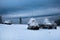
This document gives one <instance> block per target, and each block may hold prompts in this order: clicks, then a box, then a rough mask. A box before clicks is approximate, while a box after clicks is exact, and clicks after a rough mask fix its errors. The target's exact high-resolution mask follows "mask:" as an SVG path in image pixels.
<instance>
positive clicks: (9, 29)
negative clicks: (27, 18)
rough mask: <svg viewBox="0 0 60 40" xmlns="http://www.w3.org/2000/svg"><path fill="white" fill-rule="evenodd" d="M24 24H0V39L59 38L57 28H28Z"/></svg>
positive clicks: (48, 39)
mask: <svg viewBox="0 0 60 40" xmlns="http://www.w3.org/2000/svg"><path fill="white" fill-rule="evenodd" d="M27 27H28V26H27V25H24V24H12V25H6V24H0V40H60V27H58V28H57V29H49V30H48V29H40V30H28V29H27Z"/></svg>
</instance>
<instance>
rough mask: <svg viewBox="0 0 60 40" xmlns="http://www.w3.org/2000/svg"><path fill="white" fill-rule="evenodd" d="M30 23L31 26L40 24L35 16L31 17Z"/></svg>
mask: <svg viewBox="0 0 60 40" xmlns="http://www.w3.org/2000/svg"><path fill="white" fill-rule="evenodd" d="M28 24H29V26H38V22H37V21H36V19H35V18H30V20H29V22H28Z"/></svg>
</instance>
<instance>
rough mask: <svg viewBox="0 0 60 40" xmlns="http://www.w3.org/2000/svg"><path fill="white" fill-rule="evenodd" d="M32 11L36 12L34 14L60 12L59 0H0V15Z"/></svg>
mask: <svg viewBox="0 0 60 40" xmlns="http://www.w3.org/2000/svg"><path fill="white" fill-rule="evenodd" d="M51 10H52V11H51ZM53 10H54V11H53ZM36 11H37V12H36ZM41 11H42V12H41ZM47 11H48V12H47ZM32 12H34V13H35V12H36V13H35V14H36V15H37V13H38V14H39V15H41V13H43V14H44V13H47V14H50V13H55V12H56V13H60V0H0V15H5V14H6V15H12V14H14V15H16V14H17V15H19V16H21V15H23V14H25V15H26V14H27V15H28V14H32ZM49 12H50V13H49ZM20 14H21V15H20Z"/></svg>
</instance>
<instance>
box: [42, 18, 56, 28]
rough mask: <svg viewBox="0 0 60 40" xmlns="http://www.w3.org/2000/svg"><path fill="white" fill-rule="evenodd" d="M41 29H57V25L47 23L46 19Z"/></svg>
mask: <svg viewBox="0 0 60 40" xmlns="http://www.w3.org/2000/svg"><path fill="white" fill-rule="evenodd" d="M42 27H43V28H47V29H56V28H57V24H56V23H54V22H53V21H52V22H51V21H49V19H48V18H45V19H44V21H43V26H42Z"/></svg>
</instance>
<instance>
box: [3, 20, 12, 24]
mask: <svg viewBox="0 0 60 40" xmlns="http://www.w3.org/2000/svg"><path fill="white" fill-rule="evenodd" d="M3 23H4V24H8V25H11V24H12V22H11V20H6V21H4V22H3Z"/></svg>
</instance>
